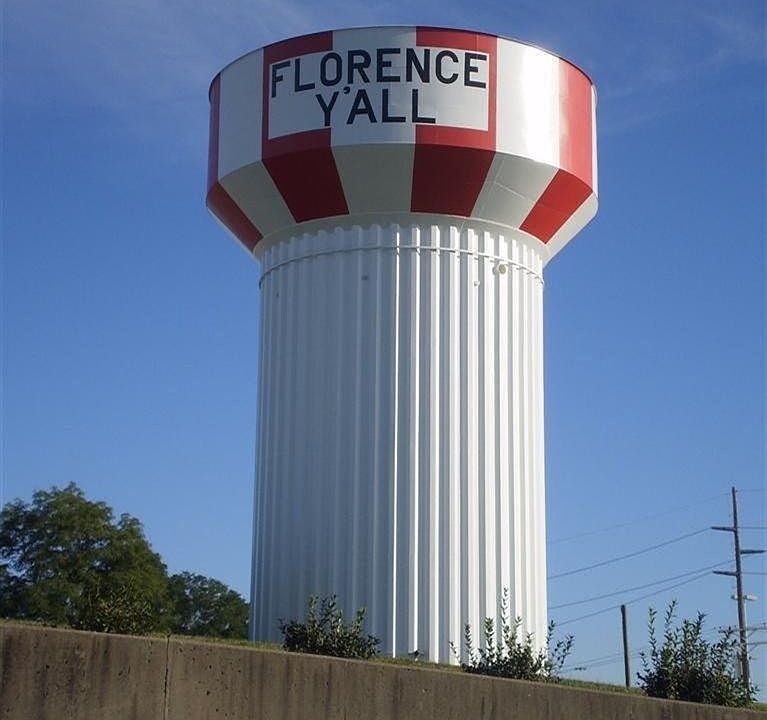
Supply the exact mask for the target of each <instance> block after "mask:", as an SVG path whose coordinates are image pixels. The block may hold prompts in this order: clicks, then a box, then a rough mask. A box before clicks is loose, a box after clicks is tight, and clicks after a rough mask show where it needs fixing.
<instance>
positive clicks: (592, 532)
mask: <svg viewBox="0 0 767 720" xmlns="http://www.w3.org/2000/svg"><path fill="white" fill-rule="evenodd" d="M727 494H728V493H726V492H722V493H718V494H716V495H712V496H711V497H707V498H704V499H703V500H697V501H696V502H694V503H689V504H688V505H678V506H677V507H675V508H671V509H670V510H664V511H663V512H660V513H655V514H654V515H645V516H644V517H641V518H637V519H636V520H629V521H628V522H624V523H619V524H617V525H608V526H607V527H603V528H598V529H597V530H586V531H584V532H580V533H576V534H575V535H568V536H566V537H561V538H557V539H556V540H550V541H549V545H556V544H557V543H561V542H565V541H567V540H577V539H578V538H583V537H588V536H590V535H599V534H600V533H605V532H609V531H610V530H620V529H622V528H626V527H631V526H632V525H638V524H639V523H644V522H647V521H648V520H654V519H655V518H659V517H665V516H666V515H673V514H674V513H677V512H681V511H682V510H688V509H689V508H693V507H697V506H698V505H704V504H705V503H709V502H711V501H712V500H717V499H719V498H720V497H723V496H725V495H727Z"/></svg>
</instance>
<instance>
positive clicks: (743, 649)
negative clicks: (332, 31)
mask: <svg viewBox="0 0 767 720" xmlns="http://www.w3.org/2000/svg"><path fill="white" fill-rule="evenodd" d="M711 529H712V530H722V531H724V532H731V533H732V536H733V539H734V541H735V543H734V544H735V572H732V571H731V570H714V574H715V575H729V576H730V577H734V578H735V588H736V589H735V600H736V601H737V603H738V634H739V637H740V672H741V678H743V684H744V685H745V686H746V687H751V668H750V666H749V661H748V636H747V635H746V629H747V628H746V596H745V595H744V593H743V570H742V567H741V556H743V555H758V554H760V553H763V552H764V550H741V549H740V530H739V529H738V496H737V491H736V490H735V488H734V487H733V488H732V527H726V526H720V525H714V526H712V528H711Z"/></svg>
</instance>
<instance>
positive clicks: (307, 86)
mask: <svg viewBox="0 0 767 720" xmlns="http://www.w3.org/2000/svg"><path fill="white" fill-rule="evenodd" d="M293 66H294V67H293V89H294V90H295V91H296V92H301V91H302V90H313V89H314V87H315V84H314V83H313V82H310V83H304V84H303V85H302V84H301V58H296V59H295V60H294V61H293Z"/></svg>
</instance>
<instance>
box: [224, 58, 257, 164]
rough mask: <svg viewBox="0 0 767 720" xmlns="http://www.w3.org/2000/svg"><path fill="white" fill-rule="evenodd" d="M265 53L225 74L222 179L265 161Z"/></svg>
mask: <svg viewBox="0 0 767 720" xmlns="http://www.w3.org/2000/svg"><path fill="white" fill-rule="evenodd" d="M263 62H264V53H263V51H262V50H259V51H257V52H254V53H251V54H250V55H246V56H245V57H243V58H242V59H240V60H238V61H237V62H236V63H233V64H232V65H229V67H227V68H225V69H224V70H223V72H222V73H221V88H220V90H221V92H220V100H219V120H218V123H219V125H218V130H219V144H218V177H219V178H222V177H224V175H227V174H228V173H230V172H232V171H233V170H236V169H237V168H240V167H242V166H243V165H247V164H249V163H253V162H256V161H258V160H260V159H261V105H262V93H261V88H262V86H263Z"/></svg>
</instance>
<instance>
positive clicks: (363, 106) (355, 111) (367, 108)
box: [346, 89, 378, 125]
mask: <svg viewBox="0 0 767 720" xmlns="http://www.w3.org/2000/svg"><path fill="white" fill-rule="evenodd" d="M357 115H367V116H368V120H370V122H371V123H374V122H378V120H376V116H375V113H374V112H373V106H372V105H371V104H370V98H369V97H368V94H367V91H366V90H365V89H360V90H357V94H356V95H355V96H354V102H353V103H352V109H351V110H350V111H349V117H348V118H347V119H346V124H347V125H351V124H352V123H353V122H354V119H355V118H356V117H357Z"/></svg>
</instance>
